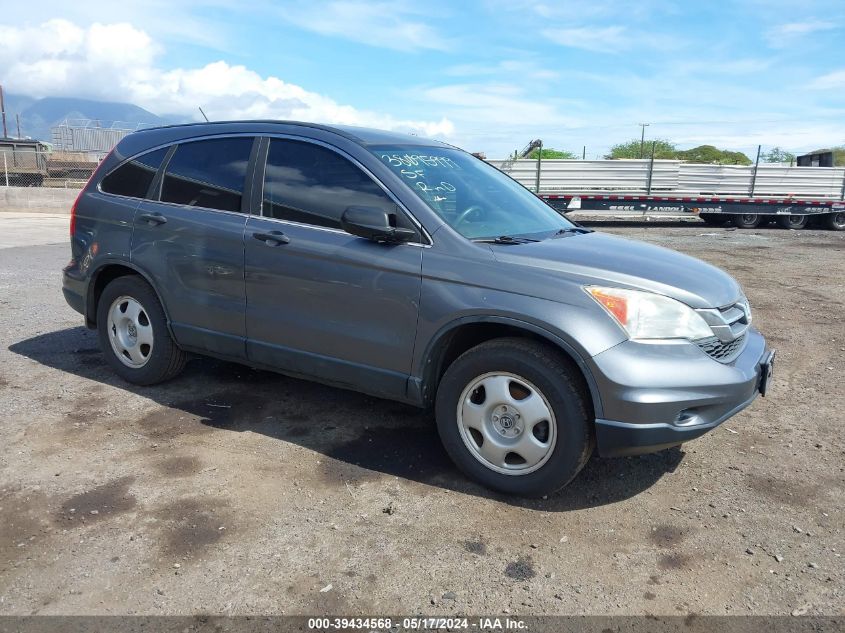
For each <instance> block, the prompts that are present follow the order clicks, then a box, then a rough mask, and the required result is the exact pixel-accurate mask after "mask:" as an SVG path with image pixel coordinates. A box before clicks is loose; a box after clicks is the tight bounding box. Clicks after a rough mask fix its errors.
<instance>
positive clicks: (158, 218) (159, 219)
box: [138, 213, 167, 226]
mask: <svg viewBox="0 0 845 633" xmlns="http://www.w3.org/2000/svg"><path fill="white" fill-rule="evenodd" d="M138 219H139V220H143V221H144V222H147V223H148V224H151V225H153V226H158V225H159V224H164V223H165V222H167V218H166V217H164V216H163V215H162V214H161V213H142V214H141V215H139V216H138Z"/></svg>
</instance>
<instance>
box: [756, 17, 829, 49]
mask: <svg viewBox="0 0 845 633" xmlns="http://www.w3.org/2000/svg"><path fill="white" fill-rule="evenodd" d="M839 27H840V24H839V23H838V22H834V21H831V20H804V21H802V22H786V23H784V24H779V25H777V26H775V27H773V28H771V29H769V30H768V31H767V32H766V40H767V41H768V43H769V46H772V47H773V48H784V47H786V46H791V45H792V44H793V43H795V41H796V40H799V39H801V38H803V37H805V36H807V35H812V34H813V33H819V32H823V31H832V30H835V29H838V28H839Z"/></svg>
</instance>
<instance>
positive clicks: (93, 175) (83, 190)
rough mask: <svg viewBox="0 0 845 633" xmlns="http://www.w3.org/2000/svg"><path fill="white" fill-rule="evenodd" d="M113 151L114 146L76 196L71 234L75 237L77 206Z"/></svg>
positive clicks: (72, 208) (72, 211) (72, 209)
mask: <svg viewBox="0 0 845 633" xmlns="http://www.w3.org/2000/svg"><path fill="white" fill-rule="evenodd" d="M113 151H114V148H112V149H111V151H110V152H109V153H108V154H106V156H105V158H103V160H101V161H100V164H99V165H97V167H96V169H94V171H92V172H91V175H90V176H89V177H88V181H87V182H86V183H85V186H84V187H82V190H81V191H80V192H79V195H78V196H76V200H74V201H73V206H72V207H71V208H70V236H71V237H73V236H74V234H75V233H76V208H77V207H78V206H79V201H80V200H81V199H82V194H84V193H85V191H86V190H87V189H88V186H89V185H90V184H91V182H92V181H93V180H94V177H95V176H96V175H97V174H98V173H99V171H100V168H101V167H102V166H103V165H104V164H105V162H106V161H107V160H108V159H109V156H111V153H112V152H113Z"/></svg>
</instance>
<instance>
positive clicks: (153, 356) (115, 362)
mask: <svg viewBox="0 0 845 633" xmlns="http://www.w3.org/2000/svg"><path fill="white" fill-rule="evenodd" d="M110 313H111V316H110ZM97 330H98V332H99V335H100V347H101V348H102V350H103V354H104V355H105V357H106V361H107V362H108V364H109V365H111V367H112V369H114V371H115V373H117V375H118V376H120V377H121V378H123V379H124V380H126V381H127V382H131V383H133V384H136V385H154V384H156V383H159V382H163V381H165V380H169V379H170V378H173V377H174V376H175V375H176V374H178V373H179V372H180V371H182V369H183V368H184V367H185V362H186V361H187V354H185V352H183V351H182V350H181V349H179V347H178V346H177V345H176V343H175V342H174V341H173V339H172V337H171V336H170V331H169V330H168V328H167V317H166V316H165V314H164V309H163V308H162V307H161V302H160V301H159V300H158V296H156V293H155V291H154V290H153V289H152V288H151V287H150V285H149V284H148V283H147V282H146V281H144V279H142V278H141V277H139V276H137V275H128V276H125V277H118V278H117V279H115V280H114V281H112V282H111V283H110V284H109V285H108V286H106V287H105V289H104V290H103V293H102V294H101V295H100V300H99V302H98V303H97Z"/></svg>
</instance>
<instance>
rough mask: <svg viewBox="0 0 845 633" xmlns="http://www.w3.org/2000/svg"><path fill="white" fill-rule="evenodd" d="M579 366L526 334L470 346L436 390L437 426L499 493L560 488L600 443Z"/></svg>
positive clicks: (462, 461)
mask: <svg viewBox="0 0 845 633" xmlns="http://www.w3.org/2000/svg"><path fill="white" fill-rule="evenodd" d="M575 372H576V370H575V369H573V367H572V365H571V363H569V362H567V360H566V359H565V358H564V357H563V356H562V355H561V354H560V353H559V352H557V351H556V350H555V349H554V348H551V347H549V346H546V345H543V344H540V343H537V342H534V341H529V340H525V339H518V338H503V339H496V340H493V341H488V342H486V343H482V344H481V345H479V346H477V347H474V348H472V349H471V350H469V351H467V352H465V353H464V354H463V355H461V356H460V357H459V358H458V359H457V360H455V362H453V363H452V365H450V366H449V369H448V370H447V371H446V373H445V374H444V376H443V379H442V380H441V382H440V386H439V387H438V390H437V398H436V407H435V409H436V417H437V428H438V431H439V433H440V438H441V440H442V441H443V445H444V446H445V448H446V451H447V452H448V453H449V456H450V457H451V458H452V460H453V461H454V462H455V464H457V466H458V467H459V468H460V469H461V470H462V471H463V472H464V473H466V474H467V475H468V476H469V477H471V478H473V479H475V480H476V481H478V482H479V483H481V484H483V485H485V486H487V487H489V488H493V489H495V490H499V491H501V492H505V493H509V494H517V495H521V496H540V495H545V494H549V493H551V492H554V491H555V490H558V489H560V488H562V487H563V486H565V485H566V484H568V483H569V482H570V481H571V480H572V479H573V478H574V477H575V476H576V475H577V474H578V472H579V471H580V470H581V468H583V466H584V464H586V463H587V460H588V459H589V457H590V454H591V453H592V449H593V444H594V439H593V438H594V429H593V424H592V419H591V418H590V416H589V414H588V412H587V396H586V395H585V394H584V392H583V389H582V387H581V386H580V384H579V383H580V381H579V380H578V376H577V375H576V373H575Z"/></svg>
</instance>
